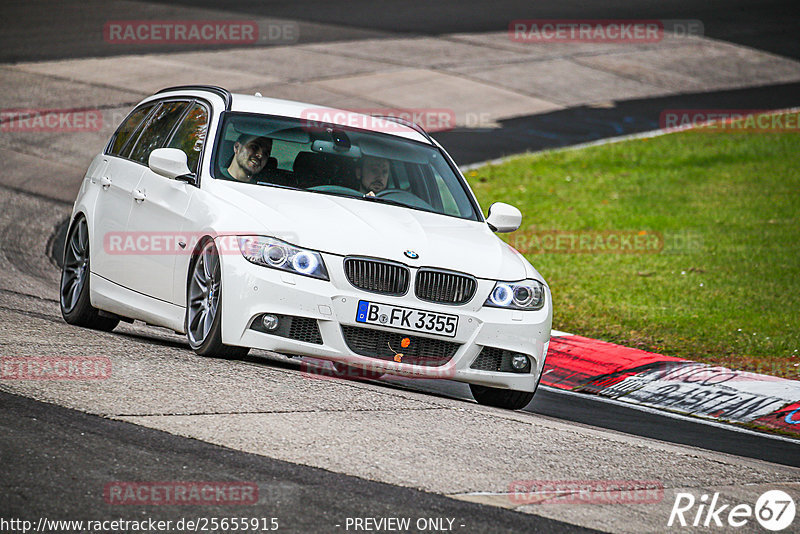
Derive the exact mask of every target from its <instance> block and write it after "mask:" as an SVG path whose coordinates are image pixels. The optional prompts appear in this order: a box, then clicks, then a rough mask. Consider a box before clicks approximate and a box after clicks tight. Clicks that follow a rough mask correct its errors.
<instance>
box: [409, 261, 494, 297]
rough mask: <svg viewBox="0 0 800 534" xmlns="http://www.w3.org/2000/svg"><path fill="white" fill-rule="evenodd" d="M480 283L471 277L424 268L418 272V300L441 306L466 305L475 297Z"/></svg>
mask: <svg viewBox="0 0 800 534" xmlns="http://www.w3.org/2000/svg"><path fill="white" fill-rule="evenodd" d="M477 289H478V282H477V281H476V280H475V279H474V278H473V277H471V276H467V275H464V274H459V273H454V272H450V271H440V270H438V269H425V268H422V269H420V270H419V271H418V272H417V282H416V284H415V286H414V291H416V293H417V298H419V299H420V300H427V301H428V302H437V303H439V304H466V303H467V302H469V301H470V300H472V297H474V296H475V291H476V290H477Z"/></svg>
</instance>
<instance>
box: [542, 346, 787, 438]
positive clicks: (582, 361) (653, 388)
mask: <svg viewBox="0 0 800 534" xmlns="http://www.w3.org/2000/svg"><path fill="white" fill-rule="evenodd" d="M541 383H542V384H544V385H546V386H551V387H555V388H559V389H567V390H572V391H579V392H583V393H591V394H596V395H602V396H604V397H610V398H613V399H617V400H620V401H624V402H630V403H634V404H641V405H646V406H651V407H655V408H661V409H668V410H671V411H675V412H680V413H685V414H692V415H697V416H701V417H707V418H711V419H720V420H725V421H732V422H740V423H750V422H752V423H756V424H761V425H763V426H767V427H770V428H778V429H781V430H784V431H786V432H790V433H795V434H800V404H798V399H800V381H796V380H788V379H784V378H778V377H774V376H767V375H761V374H756V373H750V372H746V371H735V370H732V369H728V368H726V367H721V366H713V365H708V364H703V363H698V362H693V361H689V360H684V359H681V358H673V357H669V356H663V355H661V354H655V353H652V352H647V351H643V350H638V349H632V348H628V347H622V346H620V345H615V344H613V343H606V342H603V341H598V340H594V339H589V338H584V337H581V336H567V337H561V336H558V337H553V338H551V340H550V348H549V350H548V353H547V360H546V361H545V370H544V374H543V376H542V381H541Z"/></svg>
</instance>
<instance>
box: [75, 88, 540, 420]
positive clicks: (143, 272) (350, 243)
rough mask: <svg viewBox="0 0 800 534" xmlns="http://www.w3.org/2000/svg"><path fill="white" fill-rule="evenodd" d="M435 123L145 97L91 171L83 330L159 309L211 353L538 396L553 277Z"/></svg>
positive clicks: (177, 94) (81, 235) (86, 189)
mask: <svg viewBox="0 0 800 534" xmlns="http://www.w3.org/2000/svg"><path fill="white" fill-rule="evenodd" d="M521 220H522V215H521V213H520V212H519V210H518V209H516V208H514V207H512V206H509V205H507V204H502V203H496V204H493V205H492V206H491V207H490V208H489V210H488V215H487V216H486V217H484V216H483V215H482V212H481V209H480V206H479V205H478V202H477V200H476V198H475V195H474V194H473V193H472V191H471V190H470V188H469V186H468V184H467V182H466V180H465V178H464V176H463V175H462V174H461V173H460V172H459V170H458V167H457V166H456V165H455V163H454V162H453V160H452V159H451V158H450V156H449V155H448V154H447V152H445V150H444V149H443V148H442V147H441V146H440V145H439V144H438V143H437V142H436V141H434V140H433V139H432V138H431V137H430V136H429V135H428V134H427V133H426V132H425V131H424V130H423V129H422V128H420V127H419V126H417V125H415V124H413V123H410V122H407V121H404V120H401V119H398V118H394V117H373V116H368V115H361V114H358V113H353V112H349V111H345V110H336V109H330V108H323V107H320V106H312V105H310V104H303V103H299V102H290V101H285V100H276V99H271V98H263V97H261V96H260V95H255V96H247V95H239V94H231V93H230V92H229V91H227V90H225V89H222V88H220V87H214V86H181V87H172V88H169V89H164V90H162V91H159V92H158V93H157V94H155V95H153V96H151V97H148V98H146V99H144V100H143V101H142V102H141V103H140V104H139V105H138V106H136V107H135V108H134V109H133V111H131V113H130V115H128V117H127V118H126V119H125V120H124V121H123V122H122V124H121V125H120V126H119V128H118V129H117V131H116V132H115V133H114V135H113V136H112V137H111V139H110V140H109V142H108V144H107V145H106V147H105V149H104V150H103V151H102V153H100V154H98V155H97V156H96V157H95V158H94V160H93V161H92V163H91V165H90V166H89V169H88V171H87V172H86V176H85V178H84V180H83V182H82V185H81V187H80V191H79V193H78V197H77V200H76V201H75V205H74V208H73V213H72V218H71V221H70V225H69V230H68V233H67V244H66V247H65V254H64V264H63V270H62V277H61V288H60V301H61V311H62V314H63V316H64V319H65V320H66V321H67V322H68V323H70V324H74V325H79V326H83V327H88V328H95V329H102V330H111V329H113V328H114V327H116V326H117V324H118V323H119V321H121V320H122V321H128V322H130V321H132V320H134V319H136V320H141V321H144V322H146V323H148V324H151V325H157V326H164V327H168V328H170V329H172V330H174V331H176V332H179V333H181V334H185V335H186V337H187V339H188V343H189V345H190V347H191V348H192V349H193V350H194V351H195V352H197V353H198V354H200V355H204V356H217V357H225V358H236V357H242V356H244V355H245V354H246V353H247V352H248V350H249V349H250V348H258V349H265V350H270V351H276V352H280V353H283V354H287V355H302V356H307V357H312V358H318V359H323V360H330V361H332V362H333V363H334V365H335V366H336V367H337V368H344V369H358V370H360V371H361V372H363V373H364V376H369V377H376V376H380V375H382V374H385V373H389V374H394V375H401V376H406V377H417V378H444V379H451V380H457V381H461V382H466V383H468V384H469V385H470V388H471V390H472V393H473V395H474V397H475V399H476V400H477V401H478V402H479V403H482V404H487V405H491V406H499V407H505V408H510V409H519V408H523V407H524V406H525V405H527V404H528V403H529V402H530V400H531V399H532V398H533V395H534V392H535V391H536V388H537V385H538V383H539V378H540V376H541V373H542V369H543V367H544V362H545V355H546V354H547V346H548V343H549V339H550V326H551V322H552V305H551V296H550V290H549V288H548V286H547V284H546V283H545V281H544V279H543V278H542V276H541V275H540V274H539V273H538V272H537V271H536V269H534V268H533V267H532V266H531V264H530V263H529V262H528V261H526V260H525V258H524V257H523V256H522V255H521V254H519V253H518V252H517V251H516V250H514V249H513V248H512V247H510V246H509V245H507V244H506V243H505V242H503V241H502V240H501V239H499V238H498V237H497V236H496V235H495V232H512V231H514V230H516V229H517V228H518V227H519V225H520V223H521Z"/></svg>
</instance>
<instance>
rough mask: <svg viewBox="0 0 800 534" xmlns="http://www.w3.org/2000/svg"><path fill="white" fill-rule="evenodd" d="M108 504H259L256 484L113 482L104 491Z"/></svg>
mask: <svg viewBox="0 0 800 534" xmlns="http://www.w3.org/2000/svg"><path fill="white" fill-rule="evenodd" d="M103 499H104V500H105V502H106V503H108V504H114V505H137V506H160V505H172V506H175V505H189V506H203V505H205V506H220V505H248V504H256V503H257V502H258V485H257V484H256V483H255V482H186V481H168V482H109V483H108V484H106V485H105V487H104V488H103Z"/></svg>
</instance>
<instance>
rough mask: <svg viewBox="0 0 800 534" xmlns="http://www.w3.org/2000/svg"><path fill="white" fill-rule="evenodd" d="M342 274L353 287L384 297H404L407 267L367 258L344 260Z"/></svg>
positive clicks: (406, 286)
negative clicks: (380, 294) (343, 273)
mask: <svg viewBox="0 0 800 534" xmlns="http://www.w3.org/2000/svg"><path fill="white" fill-rule="evenodd" d="M344 272H345V275H347V279H348V280H349V281H350V283H351V284H353V285H354V286H355V287H357V288H359V289H363V290H364V291H370V292H372V293H382V294H384V295H405V294H406V292H407V291H408V283H409V278H410V276H409V274H408V267H406V266H405V265H402V264H399V263H392V262H389V261H384V260H372V259H367V258H345V259H344Z"/></svg>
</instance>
